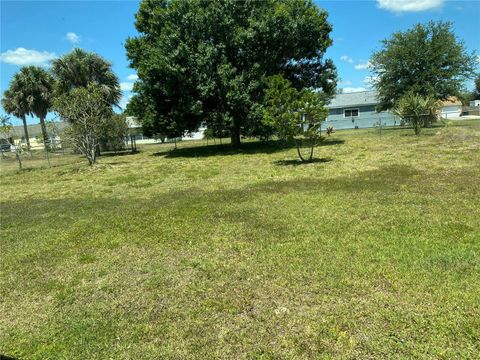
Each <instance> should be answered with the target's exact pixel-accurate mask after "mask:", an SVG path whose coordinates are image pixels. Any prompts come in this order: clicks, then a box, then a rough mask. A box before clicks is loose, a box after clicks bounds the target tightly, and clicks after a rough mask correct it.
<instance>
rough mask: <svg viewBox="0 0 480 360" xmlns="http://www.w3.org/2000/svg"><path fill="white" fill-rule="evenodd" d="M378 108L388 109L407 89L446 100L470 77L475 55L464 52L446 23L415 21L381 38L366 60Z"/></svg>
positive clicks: (457, 93)
mask: <svg viewBox="0 0 480 360" xmlns="http://www.w3.org/2000/svg"><path fill="white" fill-rule="evenodd" d="M370 62H371V70H372V72H373V73H374V76H373V79H374V86H375V87H376V89H377V90H378V93H379V100H380V106H379V110H386V109H392V108H394V107H395V106H396V104H397V103H398V101H399V100H400V99H401V98H402V96H403V95H404V94H406V93H407V92H413V93H416V94H418V95H420V96H423V97H427V96H433V97H434V98H436V99H447V98H448V97H450V96H458V95H459V94H460V92H461V90H462V89H463V84H464V82H465V80H467V79H470V78H472V77H473V72H474V70H475V64H476V57H475V55H474V54H468V53H467V50H466V47H465V44H464V42H463V41H462V40H459V39H458V38H457V37H456V36H455V33H454V32H453V29H452V24H451V23H450V22H442V21H439V22H436V23H435V22H433V21H431V22H429V23H428V24H425V25H424V24H417V25H415V26H414V27H413V28H411V29H409V30H407V31H403V32H402V31H398V32H396V33H394V34H393V35H392V36H391V37H390V38H389V39H386V40H383V41H382V49H381V50H379V51H377V52H375V53H374V54H373V55H372V58H371V60H370Z"/></svg>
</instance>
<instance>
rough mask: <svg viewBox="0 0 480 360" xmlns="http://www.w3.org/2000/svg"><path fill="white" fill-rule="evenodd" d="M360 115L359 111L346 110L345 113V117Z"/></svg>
mask: <svg viewBox="0 0 480 360" xmlns="http://www.w3.org/2000/svg"><path fill="white" fill-rule="evenodd" d="M358 114H359V111H358V109H345V110H344V112H343V116H344V117H357V116H358Z"/></svg>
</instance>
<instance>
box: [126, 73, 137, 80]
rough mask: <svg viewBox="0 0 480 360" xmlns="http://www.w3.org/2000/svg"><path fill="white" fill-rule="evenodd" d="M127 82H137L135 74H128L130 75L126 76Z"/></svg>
mask: <svg viewBox="0 0 480 360" xmlns="http://www.w3.org/2000/svg"><path fill="white" fill-rule="evenodd" d="M127 80H130V81H135V80H138V75H137V74H130V75H128V76H127Z"/></svg>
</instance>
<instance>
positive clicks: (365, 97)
mask: <svg viewBox="0 0 480 360" xmlns="http://www.w3.org/2000/svg"><path fill="white" fill-rule="evenodd" d="M375 104H378V99H377V92H376V91H375V90H369V91H361V92H353V93H345V94H337V95H335V97H334V98H333V99H332V101H330V104H328V105H327V108H329V109H332V108H343V107H351V106H359V105H375Z"/></svg>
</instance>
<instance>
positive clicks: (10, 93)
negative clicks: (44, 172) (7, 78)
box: [2, 76, 30, 150]
mask: <svg viewBox="0 0 480 360" xmlns="http://www.w3.org/2000/svg"><path fill="white" fill-rule="evenodd" d="M20 85H21V84H20V83H19V79H18V78H17V77H16V76H14V77H13V80H12V81H11V83H10V87H9V88H8V90H6V91H5V92H4V93H3V97H2V107H3V109H4V110H5V112H6V113H8V114H10V115H13V116H15V117H17V118H19V119H22V122H23V130H24V132H25V141H26V142H27V148H28V149H29V150H30V137H29V136H28V127H27V114H28V113H29V110H28V100H27V96H26V94H25V93H24V92H23V91H22V88H21V86H20Z"/></svg>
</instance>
